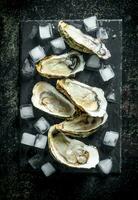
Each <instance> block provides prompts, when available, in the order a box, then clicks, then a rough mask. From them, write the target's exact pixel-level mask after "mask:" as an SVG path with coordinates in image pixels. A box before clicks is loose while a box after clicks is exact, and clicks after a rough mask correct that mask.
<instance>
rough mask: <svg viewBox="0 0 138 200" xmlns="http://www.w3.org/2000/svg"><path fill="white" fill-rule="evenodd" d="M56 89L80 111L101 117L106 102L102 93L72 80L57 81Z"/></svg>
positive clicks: (98, 89) (100, 90) (104, 111)
mask: <svg viewBox="0 0 138 200" xmlns="http://www.w3.org/2000/svg"><path fill="white" fill-rule="evenodd" d="M56 88H57V89H58V90H59V91H60V92H62V93H63V94H64V95H65V96H67V97H68V98H69V99H70V100H71V101H72V102H73V103H74V104H75V105H76V106H77V107H78V108H80V110H82V111H85V112H86V113H87V114H88V115H90V116H92V117H103V115H104V114H105V113H106V107H107V101H106V99H105V97H104V91H103V90H102V89H100V88H97V87H91V86H88V85H86V84H84V83H80V82H79V81H76V80H74V79H61V80H57V84H56Z"/></svg>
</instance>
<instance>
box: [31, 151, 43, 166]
mask: <svg viewBox="0 0 138 200" xmlns="http://www.w3.org/2000/svg"><path fill="white" fill-rule="evenodd" d="M42 160H43V159H42V156H41V155H40V154H36V155H35V156H33V157H32V158H30V159H29V160H28V163H29V164H30V165H31V166H32V168H33V169H38V168H39V167H40V166H41V165H42Z"/></svg>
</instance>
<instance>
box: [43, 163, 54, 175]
mask: <svg viewBox="0 0 138 200" xmlns="http://www.w3.org/2000/svg"><path fill="white" fill-rule="evenodd" d="M41 170H42V171H43V173H44V174H45V176H50V175H52V174H53V173H55V171H56V169H55V168H54V167H53V165H52V164H51V163H49V162H47V163H45V164H44V165H42V166H41Z"/></svg>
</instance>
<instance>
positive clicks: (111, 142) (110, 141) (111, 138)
mask: <svg viewBox="0 0 138 200" xmlns="http://www.w3.org/2000/svg"><path fill="white" fill-rule="evenodd" d="M118 138H119V133H118V132H114V131H107V132H106V134H105V136H104V139H103V144H104V145H107V146H111V147H115V146H116V143H117V141H118Z"/></svg>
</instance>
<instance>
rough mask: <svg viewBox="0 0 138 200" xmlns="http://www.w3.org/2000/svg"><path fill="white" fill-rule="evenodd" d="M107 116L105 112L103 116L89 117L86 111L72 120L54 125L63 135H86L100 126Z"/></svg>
mask: <svg viewBox="0 0 138 200" xmlns="http://www.w3.org/2000/svg"><path fill="white" fill-rule="evenodd" d="M107 118H108V115H107V113H106V114H105V115H104V116H103V117H91V116H89V115H87V114H86V113H82V114H81V115H80V116H78V117H75V118H74V119H72V120H68V121H67V120H66V121H63V122H61V123H60V124H56V125H55V127H56V129H57V130H59V131H62V132H63V133H64V134H65V135H69V136H72V137H87V136H89V135H90V134H92V133H94V132H95V131H96V130H97V129H98V128H99V127H100V126H102V125H103V124H104V123H105V122H106V120H107Z"/></svg>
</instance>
